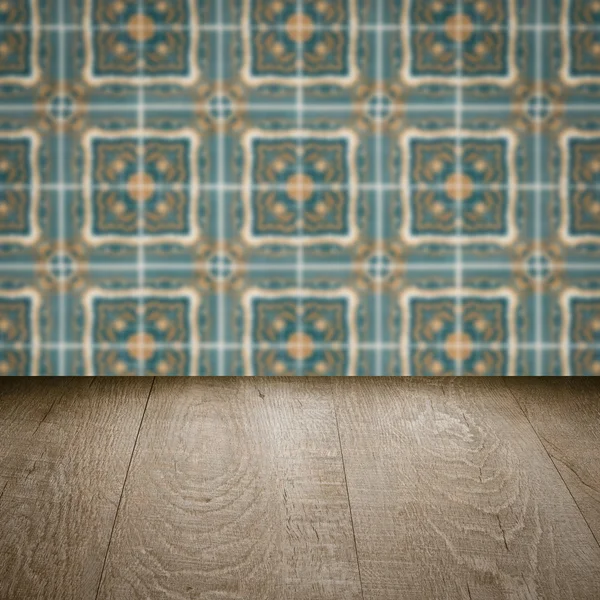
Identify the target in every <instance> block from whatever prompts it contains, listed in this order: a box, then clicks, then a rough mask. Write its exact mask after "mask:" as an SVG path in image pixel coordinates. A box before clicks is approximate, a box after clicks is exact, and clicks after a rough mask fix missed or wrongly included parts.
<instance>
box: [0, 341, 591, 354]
mask: <svg viewBox="0 0 600 600" xmlns="http://www.w3.org/2000/svg"><path fill="white" fill-rule="evenodd" d="M221 346H224V348H225V350H252V351H253V350H285V349H287V348H289V346H288V344H287V343H285V342H282V343H270V342H260V343H256V344H254V343H251V344H246V343H243V342H227V343H225V344H222V343H221V342H201V343H197V344H193V343H187V342H169V343H165V342H155V343H154V344H153V346H152V347H153V348H154V349H155V350H192V349H198V350H215V349H218V348H219V347H221ZM313 347H314V349H316V350H354V349H356V350H359V351H369V352H378V351H379V350H380V349H381V350H400V351H401V350H404V349H407V348H408V349H413V350H421V351H426V350H446V349H447V347H448V345H447V344H445V343H444V342H439V343H425V342H423V343H409V344H402V343H393V342H384V343H382V344H378V343H376V342H357V343H356V344H347V343H343V342H335V343H330V344H323V343H319V342H315V343H314V346H313ZM453 347H454V346H453ZM64 348H65V349H66V350H85V349H90V350H127V349H129V346H128V345H127V344H126V343H121V344H118V343H114V344H113V343H108V342H106V343H96V344H87V343H79V342H66V343H65V344H64ZM457 348H459V349H462V348H465V349H468V350H471V351H473V350H509V351H525V350H536V351H537V350H538V348H540V345H539V344H537V343H527V342H525V343H517V344H514V343H501V342H497V343H494V342H491V343H488V344H483V343H477V342H473V343H470V344H469V345H464V346H463V345H459V346H457ZM3 349H10V350H23V349H35V350H38V349H39V350H57V349H59V345H58V344H56V343H52V342H43V343H40V344H27V343H24V342H18V343H14V344H8V343H6V342H0V350H3ZM564 349H567V350H594V351H598V350H600V344H598V343H595V344H594V343H584V342H579V343H569V344H563V343H562V342H556V343H551V342H545V343H543V344H542V345H541V350H542V351H543V352H549V351H557V350H558V351H562V350H564Z"/></svg>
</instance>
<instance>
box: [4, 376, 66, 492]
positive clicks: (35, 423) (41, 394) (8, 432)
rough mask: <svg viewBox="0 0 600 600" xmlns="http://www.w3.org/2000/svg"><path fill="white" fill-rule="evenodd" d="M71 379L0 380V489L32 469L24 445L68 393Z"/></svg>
mask: <svg viewBox="0 0 600 600" xmlns="http://www.w3.org/2000/svg"><path fill="white" fill-rule="evenodd" d="M70 383H71V378H62V377H4V378H0V490H3V489H4V486H5V485H8V484H9V483H14V481H15V480H16V478H17V477H18V476H19V474H21V473H22V472H23V471H24V470H28V469H31V466H32V464H33V461H27V457H26V453H24V452H23V451H22V445H23V443H27V440H28V439H29V437H30V436H31V434H32V433H34V432H35V431H36V430H37V429H38V427H39V426H40V423H42V422H43V421H44V419H45V418H46V416H47V415H48V413H49V411H50V410H51V409H52V407H53V405H54V404H55V403H56V401H57V400H60V399H61V398H62V397H63V396H64V395H65V394H66V393H67V391H68V389H69V385H70Z"/></svg>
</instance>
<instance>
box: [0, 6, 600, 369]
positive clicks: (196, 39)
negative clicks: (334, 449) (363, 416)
mask: <svg viewBox="0 0 600 600" xmlns="http://www.w3.org/2000/svg"><path fill="white" fill-rule="evenodd" d="M597 5H598V3H597V2H594V1H591V0H587V1H586V0H548V1H542V0H525V1H523V2H517V1H516V0H463V2H460V3H458V2H453V1H451V0H364V1H359V0H301V1H300V2H297V1H296V0H243V1H239V2H238V1H235V2H234V1H226V2H221V1H220V0H210V1H203V0H174V1H173V2H166V1H165V0H144V1H143V2H137V0H49V1H48V2H42V1H41V0H25V1H17V0H3V1H1V2H0V373H1V374H59V373H60V374H92V373H93V374H101V373H102V374H120V373H122V374H140V373H151V374H173V375H174V374H182V375H190V374H200V375H205V374H211V375H218V374H221V375H227V374H269V375H271V374H273V375H274V374H302V375H312V374H314V375H319V374H323V375H325V374H336V375H354V374H356V375H370V374H393V375H400V374H402V375H408V374H425V375H436V374H456V373H461V374H481V375H503V374H523V375H535V374H538V375H540V374H553V375H555V374H567V373H572V374H598V364H599V361H600V354H599V353H598V348H600V338H599V337H598V335H597V330H598V327H597V323H596V321H598V319H599V318H600V317H599V315H598V303H599V298H600V297H599V296H598V293H599V292H598V290H600V267H599V265H600V110H599V109H598V98H599V97H600V50H598V48H600V38H599V37H598V32H599V31H600V5H598V6H597Z"/></svg>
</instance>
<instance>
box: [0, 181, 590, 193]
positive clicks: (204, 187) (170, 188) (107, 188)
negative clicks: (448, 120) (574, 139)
mask: <svg viewBox="0 0 600 600" xmlns="http://www.w3.org/2000/svg"><path fill="white" fill-rule="evenodd" d="M32 187H35V189H37V190H40V191H44V192H56V191H60V190H68V191H73V192H76V191H83V190H84V189H85V190H87V189H91V190H92V191H102V192H114V191H127V190H128V189H129V186H128V185H127V184H125V183H123V184H119V183H114V184H96V185H91V186H89V187H88V186H83V185H81V184H77V183H73V184H67V183H65V184H64V185H59V184H56V183H42V184H40V185H36V186H32V185H31V184H28V183H14V184H0V190H12V191H19V190H27V189H31V188H32ZM136 187H137V188H138V189H140V190H146V189H152V190H156V191H161V192H181V191H205V192H215V191H216V192H219V191H227V192H243V191H247V190H251V191H261V192H277V191H280V192H284V191H286V190H287V186H286V185H285V184H277V183H273V184H270V183H264V184H254V185H245V184H235V183H232V184H228V183H223V184H220V183H212V184H211V183H199V184H197V185H190V184H185V183H181V184H179V183H167V184H164V183H163V184H160V183H157V184H156V185H145V184H140V185H139V186H136ZM354 188H355V189H357V190H358V191H361V192H377V191H379V190H382V191H390V192H391V191H397V192H399V191H403V190H406V189H409V190H412V191H420V192H428V191H444V190H445V189H446V186H445V184H435V183H423V184H412V185H409V186H406V185H403V184H401V183H382V184H379V183H378V182H373V183H358V184H356V186H351V185H345V184H341V183H340V184H317V183H315V184H314V186H313V189H314V190H315V191H324V192H339V191H344V190H351V189H354ZM569 188H570V190H571V191H579V192H588V191H590V192H591V191H600V184H593V183H590V184H572V185H570V186H569ZM562 189H563V186H562V185H561V184H559V183H556V184H553V183H547V184H544V183H541V184H540V185H537V184H536V183H521V184H515V185H505V184H497V185H496V184H489V185H485V184H476V183H474V184H473V191H475V192H502V191H512V190H517V191H520V192H536V191H538V190H542V191H547V192H559V191H561V190H562Z"/></svg>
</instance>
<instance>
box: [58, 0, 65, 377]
mask: <svg viewBox="0 0 600 600" xmlns="http://www.w3.org/2000/svg"><path fill="white" fill-rule="evenodd" d="M66 1H67V0H59V3H58V19H59V21H60V22H61V23H63V22H64V14H65V2H66ZM57 52H58V60H59V63H58V68H59V72H58V93H59V96H60V103H59V114H60V115H61V118H60V120H59V122H58V138H57V149H56V152H57V154H58V156H57V162H58V173H57V179H58V182H57V191H58V211H57V213H58V247H59V249H60V251H63V252H64V251H65V250H66V248H65V242H66V234H65V229H66V220H67V219H66V211H65V123H64V120H63V119H64V110H65V105H64V98H65V93H66V63H67V47H66V44H65V31H64V29H63V28H62V27H61V28H59V29H58V49H57ZM66 329H67V309H66V271H65V265H64V261H63V260H62V256H61V263H60V268H59V308H58V365H57V371H58V375H60V376H63V375H66V374H67V372H66V357H65V349H64V346H65V343H66V337H67V335H66V334H67V331H66Z"/></svg>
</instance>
